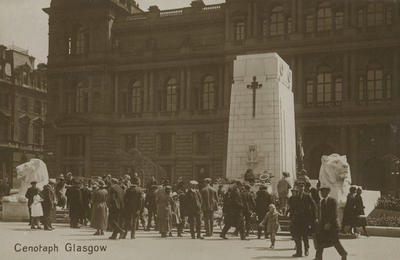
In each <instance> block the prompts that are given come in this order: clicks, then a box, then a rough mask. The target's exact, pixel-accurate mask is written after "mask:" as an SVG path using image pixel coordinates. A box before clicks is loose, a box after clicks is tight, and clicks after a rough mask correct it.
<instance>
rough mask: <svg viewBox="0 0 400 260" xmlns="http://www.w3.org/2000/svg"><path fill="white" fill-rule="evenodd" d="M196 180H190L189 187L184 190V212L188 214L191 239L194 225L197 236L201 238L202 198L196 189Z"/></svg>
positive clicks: (193, 233)
mask: <svg viewBox="0 0 400 260" xmlns="http://www.w3.org/2000/svg"><path fill="white" fill-rule="evenodd" d="M198 184H199V183H198V182H197V181H190V188H189V189H188V191H187V192H186V197H185V212H186V215H187V216H188V220H189V224H190V234H191V235H192V239H195V238H196V237H195V231H194V229H195V225H196V233H197V238H199V239H203V237H202V236H201V209H202V199H201V194H200V192H199V190H198V189H197V185H198Z"/></svg>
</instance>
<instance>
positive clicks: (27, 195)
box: [25, 181, 39, 225]
mask: <svg viewBox="0 0 400 260" xmlns="http://www.w3.org/2000/svg"><path fill="white" fill-rule="evenodd" d="M36 184H37V182H36V181H32V182H31V187H29V188H28V190H27V191H26V193H25V198H27V199H28V209H29V225H32V214H31V205H32V203H33V197H34V196H35V194H38V193H39V188H38V187H36Z"/></svg>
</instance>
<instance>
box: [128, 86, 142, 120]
mask: <svg viewBox="0 0 400 260" xmlns="http://www.w3.org/2000/svg"><path fill="white" fill-rule="evenodd" d="M131 96H132V99H131V101H132V110H131V111H132V112H133V113H140V112H142V83H141V82H140V81H139V80H137V81H135V82H134V83H133V85H132V92H131Z"/></svg>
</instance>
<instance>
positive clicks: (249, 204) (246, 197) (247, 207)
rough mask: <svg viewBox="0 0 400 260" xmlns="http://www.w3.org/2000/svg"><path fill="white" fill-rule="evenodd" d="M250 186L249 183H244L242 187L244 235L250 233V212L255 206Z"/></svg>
mask: <svg viewBox="0 0 400 260" xmlns="http://www.w3.org/2000/svg"><path fill="white" fill-rule="evenodd" d="M250 189H251V186H250V185H249V184H245V185H244V186H243V189H242V198H243V217H244V223H245V225H244V228H245V234H246V237H247V236H249V234H250V229H251V214H252V213H253V211H254V208H255V200H254V196H253V193H252V192H251V190H250Z"/></svg>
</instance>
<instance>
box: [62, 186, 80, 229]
mask: <svg viewBox="0 0 400 260" xmlns="http://www.w3.org/2000/svg"><path fill="white" fill-rule="evenodd" d="M71 183H72V186H71V187H70V188H68V190H67V192H66V195H67V200H68V205H69V218H70V226H71V228H79V219H80V217H81V216H82V213H83V207H82V192H81V189H80V188H79V184H80V183H79V181H78V180H76V179H73V180H72V182H71Z"/></svg>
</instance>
